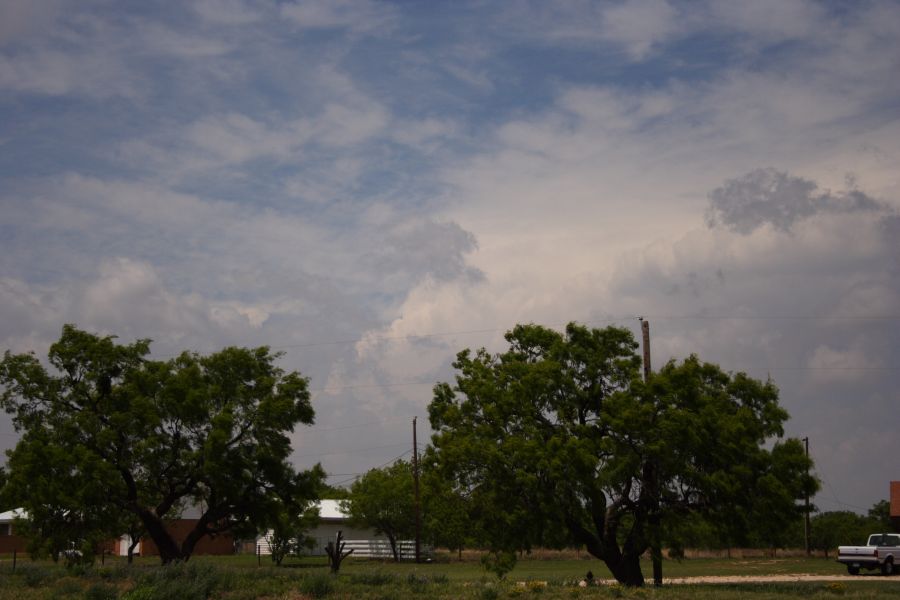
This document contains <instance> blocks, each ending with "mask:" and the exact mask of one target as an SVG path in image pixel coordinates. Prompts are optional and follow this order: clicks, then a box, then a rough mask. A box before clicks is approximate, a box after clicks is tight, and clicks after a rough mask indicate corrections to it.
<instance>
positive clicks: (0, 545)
mask: <svg viewBox="0 0 900 600" xmlns="http://www.w3.org/2000/svg"><path fill="white" fill-rule="evenodd" d="M24 516H25V513H24V511H22V510H21V509H16V510H8V511H6V512H2V513H0V554H10V553H12V552H13V551H15V552H24V551H25V538H23V537H21V536H19V535H16V532H15V528H16V526H15V520H16V519H18V518H20V517H24Z"/></svg>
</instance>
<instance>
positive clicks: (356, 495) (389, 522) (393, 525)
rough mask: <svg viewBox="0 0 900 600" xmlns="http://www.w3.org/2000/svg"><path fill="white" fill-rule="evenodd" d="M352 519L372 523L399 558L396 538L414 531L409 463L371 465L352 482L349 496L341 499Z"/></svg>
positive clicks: (408, 536)
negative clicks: (380, 466) (387, 465)
mask: <svg viewBox="0 0 900 600" xmlns="http://www.w3.org/2000/svg"><path fill="white" fill-rule="evenodd" d="M342 507H343V508H344V510H346V511H347V513H348V514H349V516H350V520H351V523H353V524H356V525H359V526H363V527H372V528H374V529H375V531H376V532H378V533H382V534H384V535H385V536H386V537H387V538H388V541H389V542H390V544H391V551H392V552H393V555H394V560H395V561H399V560H400V555H399V552H398V547H397V541H398V540H400V539H403V538H410V537H413V536H414V535H415V512H414V492H413V473H412V465H411V464H410V463H408V462H405V461H402V460H398V461H397V462H395V463H394V464H393V465H391V466H389V467H385V468H383V469H372V470H370V471H369V472H368V473H366V474H365V475H363V476H362V477H361V478H360V479H358V480H357V481H356V482H354V483H353V486H352V487H351V488H350V498H349V499H348V500H345V501H344V502H342Z"/></svg>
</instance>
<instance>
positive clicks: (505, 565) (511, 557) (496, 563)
mask: <svg viewBox="0 0 900 600" xmlns="http://www.w3.org/2000/svg"><path fill="white" fill-rule="evenodd" d="M481 566H482V568H484V570H485V571H487V572H488V573H493V574H494V575H496V576H497V579H505V578H506V574H507V573H509V572H510V571H512V570H513V568H515V566H516V553H515V552H511V551H509V550H492V551H491V552H488V553H487V554H485V555H484V556H482V557H481Z"/></svg>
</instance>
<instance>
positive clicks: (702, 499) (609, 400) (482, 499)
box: [429, 324, 816, 585]
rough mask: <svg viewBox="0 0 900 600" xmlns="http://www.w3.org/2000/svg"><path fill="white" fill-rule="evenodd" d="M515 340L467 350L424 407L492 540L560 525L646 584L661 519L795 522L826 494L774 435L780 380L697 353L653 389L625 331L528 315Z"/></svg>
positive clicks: (789, 444) (550, 534) (667, 371)
mask: <svg viewBox="0 0 900 600" xmlns="http://www.w3.org/2000/svg"><path fill="white" fill-rule="evenodd" d="M506 339H507V341H508V342H509V344H510V348H509V349H508V350H507V351H506V352H503V353H500V354H496V355H494V354H490V353H488V352H487V351H485V350H484V349H481V350H478V351H476V352H474V353H473V352H471V351H470V350H465V351H463V352H460V353H459V354H458V355H457V359H456V361H455V362H454V367H455V368H456V370H457V372H458V374H457V377H456V384H455V386H451V385H449V384H447V383H442V384H438V385H437V386H436V387H435V394H434V400H433V401H432V403H431V404H430V406H429V415H430V418H431V426H432V429H433V430H434V431H435V432H436V433H435V434H434V436H433V438H432V442H433V445H434V460H435V461H436V462H437V463H438V464H439V465H440V468H441V469H442V471H443V473H445V475H446V476H447V477H448V478H450V479H452V481H454V485H455V487H456V488H457V489H459V490H461V491H462V492H463V493H465V494H466V495H468V496H469V497H473V498H478V499H479V500H478V501H477V503H476V504H477V505H478V506H481V507H484V508H485V511H486V512H485V514H484V515H483V518H484V520H483V521H482V523H483V526H484V527H485V529H486V531H488V532H489V534H490V535H491V536H495V543H494V544H493V545H494V548H495V549H498V550H503V549H508V548H509V547H510V546H512V545H516V546H518V547H520V548H522V547H528V546H529V545H530V544H539V543H546V542H547V541H548V540H549V541H551V542H556V541H558V539H559V535H560V533H561V532H564V533H565V534H566V536H567V537H568V539H569V540H570V541H571V542H574V543H576V544H580V545H584V546H585V547H586V549H587V550H588V552H590V553H591V554H592V555H593V556H595V557H597V558H599V559H601V560H603V561H604V562H605V563H606V565H607V567H609V569H610V571H611V572H612V573H613V575H614V576H615V577H616V579H617V580H619V581H620V582H622V583H625V584H627V585H642V584H643V574H642V572H641V568H640V562H639V559H640V556H641V555H642V554H643V553H644V552H645V551H646V550H648V548H649V546H650V536H651V525H652V524H653V523H654V522H660V524H661V525H662V526H665V522H666V521H667V520H671V519H677V518H679V517H680V516H682V515H685V514H688V513H690V512H699V513H701V514H704V515H707V516H708V518H710V519H716V521H717V522H725V520H726V519H727V518H728V517H731V519H732V522H733V523H734V524H733V525H732V527H734V528H735V530H736V532H738V528H739V527H741V526H742V525H743V524H745V523H746V521H747V519H749V518H752V517H753V515H755V514H759V513H761V511H762V510H763V509H765V510H767V511H769V513H768V514H769V515H770V516H772V517H773V518H781V516H782V515H784V516H785V518H788V517H795V516H796V515H797V514H799V513H798V511H799V509H798V508H797V505H796V498H797V497H799V496H801V495H802V494H799V495H797V496H793V497H792V495H793V494H795V493H796V492H797V491H798V490H799V491H801V492H802V491H806V490H810V491H814V490H815V488H816V481H815V480H814V479H812V478H809V477H807V476H806V467H808V466H809V462H808V461H807V459H806V458H805V456H803V455H799V456H798V455H797V453H796V448H797V444H796V441H795V440H793V441H792V440H787V441H777V440H778V438H779V437H780V436H782V435H783V430H782V425H783V423H784V421H785V420H786V419H787V417H788V415H787V413H786V412H785V411H784V409H782V408H781V407H780V406H779V405H778V392H777V389H776V388H775V386H774V385H773V384H772V383H771V382H759V381H756V380H754V379H752V378H750V377H748V376H746V375H744V374H742V373H738V374H733V375H732V374H729V373H725V372H723V371H722V370H721V369H720V368H719V367H718V366H716V365H712V364H709V363H703V362H701V361H700V360H699V359H697V358H696V357H693V356H692V357H690V358H688V359H687V360H685V361H683V362H680V363H679V362H675V361H672V362H669V363H668V364H666V365H665V366H664V367H663V368H662V369H661V370H660V371H659V372H658V373H656V374H654V375H653V376H652V377H651V379H650V381H649V382H648V383H644V382H643V381H642V380H641V379H640V376H639V370H638V369H639V366H640V357H639V356H637V355H636V353H635V351H636V348H637V345H636V343H635V342H634V340H633V338H632V336H631V334H630V333H629V332H628V331H627V330H625V329H619V328H615V327H609V328H606V329H588V328H586V327H583V326H579V325H576V324H570V325H569V326H568V327H567V328H566V331H565V333H564V334H561V333H559V332H556V331H553V330H550V329H547V328H544V327H540V326H537V325H519V326H516V327H515V328H514V329H513V330H512V331H510V332H508V333H507V335H506ZM773 439H774V440H776V441H774V443H770V442H772V441H773ZM781 454H785V455H786V456H785V457H781V458H780V455H781ZM782 458H784V460H782ZM788 458H789V459H790V460H787V459H788ZM801 459H802V460H801ZM798 465H799V466H801V467H802V468H801V469H798V468H796V467H797V466H798ZM771 491H774V492H777V493H776V495H775V496H774V497H773V498H771V499H769V500H767V503H766V504H765V506H764V507H763V506H762V505H761V504H759V503H757V504H754V501H755V498H756V495H757V494H760V493H768V492H771ZM754 511H756V512H754ZM744 515H747V516H746V517H745V516H744Z"/></svg>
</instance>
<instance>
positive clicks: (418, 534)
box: [413, 417, 422, 563]
mask: <svg viewBox="0 0 900 600" xmlns="http://www.w3.org/2000/svg"><path fill="white" fill-rule="evenodd" d="M417 418H418V417H413V489H414V490H415V506H414V508H415V513H416V563H418V562H421V554H420V552H421V537H422V511H421V504H420V502H419V444H418V442H417V441H416V419H417Z"/></svg>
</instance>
